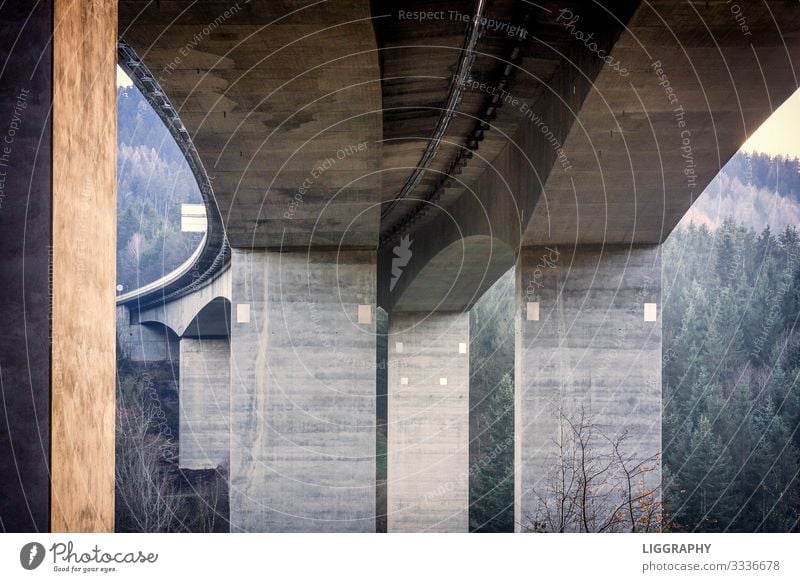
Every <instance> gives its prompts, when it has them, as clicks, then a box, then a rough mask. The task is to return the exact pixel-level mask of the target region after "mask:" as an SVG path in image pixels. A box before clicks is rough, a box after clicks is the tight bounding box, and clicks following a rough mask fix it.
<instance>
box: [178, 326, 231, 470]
mask: <svg viewBox="0 0 800 582" xmlns="http://www.w3.org/2000/svg"><path fill="white" fill-rule="evenodd" d="M180 352H181V355H180V358H181V359H180V392H179V402H180V432H179V434H180V467H181V468H183V469H214V468H216V467H219V466H227V465H228V457H229V454H230V429H231V426H230V379H231V376H230V356H231V346H230V341H229V340H228V338H214V339H192V338H183V339H181V342H180Z"/></svg>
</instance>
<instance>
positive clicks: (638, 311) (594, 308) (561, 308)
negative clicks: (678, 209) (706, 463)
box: [515, 246, 661, 531]
mask: <svg viewBox="0 0 800 582" xmlns="http://www.w3.org/2000/svg"><path fill="white" fill-rule="evenodd" d="M516 287H517V290H516V294H517V314H516V328H517V329H516V372H515V382H516V399H515V400H516V401H515V416H516V419H515V426H516V445H515V479H516V481H515V500H516V506H515V513H516V516H515V517H516V527H517V530H522V531H527V530H529V529H531V528H532V527H533V522H534V521H541V520H542V518H543V512H546V511H545V510H544V506H543V504H542V502H541V499H542V498H543V499H546V500H549V501H550V502H552V501H553V499H554V497H553V495H554V493H553V491H554V490H553V485H554V483H553V481H554V479H555V478H556V474H555V471H556V470H557V469H558V468H559V467H560V466H561V465H560V453H559V449H558V444H557V443H559V442H562V443H565V442H567V440H568V439H567V438H566V437H565V435H564V433H562V430H564V431H565V433H569V431H568V430H567V429H566V428H565V426H564V423H560V421H559V415H560V414H562V413H563V414H564V416H565V420H566V421H569V422H572V423H575V424H578V423H579V422H580V418H581V416H582V415H583V416H584V417H585V418H586V419H587V420H588V421H590V424H591V430H592V431H593V432H594V435H595V439H594V441H593V445H594V446H595V449H594V450H595V456H594V457H593V459H592V461H593V462H594V463H599V462H602V459H601V458H600V455H605V454H608V453H609V451H608V449H607V447H605V446H604V440H603V438H602V435H605V436H607V437H609V438H614V437H615V436H617V435H620V434H621V433H623V432H624V431H627V432H628V440H627V442H626V443H625V444H624V447H623V450H624V451H625V452H626V453H630V454H632V455H635V457H636V458H637V459H640V460H644V459H647V458H649V457H651V456H655V455H659V454H660V452H661V255H660V251H659V248H658V247H657V246H646V247H621V246H606V247H578V248H575V247H572V248H570V247H563V248H562V247H558V248H554V247H549V248H547V247H530V248H525V249H523V250H522V253H521V254H520V258H519V261H518V263H517V285H516ZM650 464H651V465H652V467H653V471H651V472H650V473H648V474H647V475H646V476H645V485H646V486H647V487H650V488H658V487H660V482H661V466H660V460H657V459H654V460H653V461H652V462H651V463H650ZM608 477H609V480H608V483H607V484H606V486H615V485H619V478H620V476H619V475H618V474H617V475H610V476H608ZM565 529H567V530H579V525H578V524H577V523H575V522H568V523H567V525H566V526H565Z"/></svg>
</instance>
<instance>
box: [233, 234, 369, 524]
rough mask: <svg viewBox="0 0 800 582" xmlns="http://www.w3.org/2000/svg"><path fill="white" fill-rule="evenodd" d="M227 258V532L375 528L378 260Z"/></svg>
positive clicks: (348, 255) (252, 254) (290, 255)
mask: <svg viewBox="0 0 800 582" xmlns="http://www.w3.org/2000/svg"><path fill="white" fill-rule="evenodd" d="M231 260H232V266H231V268H232V270H233V271H232V278H233V285H232V306H231V422H232V426H231V477H230V486H231V490H230V496H231V497H230V503H231V506H230V515H231V530H232V531H267V532H318V531H319V532H372V531H375V282H376V281H375V279H376V256H375V252H374V251H347V250H340V251H313V250H312V251H305V250H303V251H298V252H283V253H280V252H273V251H268V250H241V249H234V250H233V256H232V259H231Z"/></svg>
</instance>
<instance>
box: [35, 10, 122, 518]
mask: <svg viewBox="0 0 800 582" xmlns="http://www.w3.org/2000/svg"><path fill="white" fill-rule="evenodd" d="M53 22H54V33H53V204H52V213H53V217H52V218H53V251H52V252H53V259H52V261H53V264H52V269H53V270H52V273H53V300H52V408H51V410H52V444H51V454H52V460H51V468H52V490H51V500H52V510H51V527H52V529H53V531H87V532H88V531H98V532H102V531H113V530H114V400H115V387H114V384H115V374H116V358H115V353H114V351H115V350H114V346H115V343H116V338H115V329H114V326H115V288H116V256H115V249H116V207H117V200H116V181H115V177H116V144H117V108H116V105H117V88H116V64H117V2H116V0H108V1H105V2H80V1H79V0H55V2H54V7H53Z"/></svg>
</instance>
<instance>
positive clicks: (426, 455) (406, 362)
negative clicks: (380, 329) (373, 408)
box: [387, 313, 469, 533]
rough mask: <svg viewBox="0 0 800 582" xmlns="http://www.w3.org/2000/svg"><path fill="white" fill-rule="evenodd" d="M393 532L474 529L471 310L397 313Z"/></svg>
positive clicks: (393, 322)
mask: <svg viewBox="0 0 800 582" xmlns="http://www.w3.org/2000/svg"><path fill="white" fill-rule="evenodd" d="M387 367H388V377H389V385H388V413H389V414H388V418H389V423H388V433H389V434H388V443H389V444H388V455H389V457H388V479H387V495H388V503H387V505H388V507H387V513H388V516H387V519H388V522H387V523H388V531H389V532H390V533H391V532H466V531H467V528H468V526H469V514H468V505H469V491H468V489H469V472H468V464H469V313H430V314H426V313H391V314H390V316H389V361H388V365H387Z"/></svg>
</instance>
